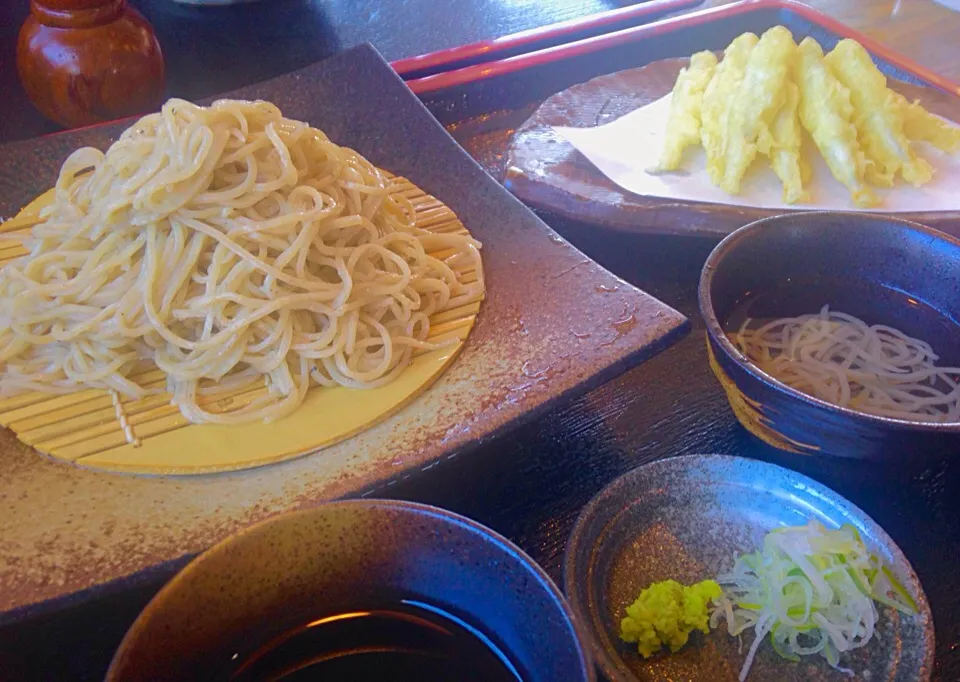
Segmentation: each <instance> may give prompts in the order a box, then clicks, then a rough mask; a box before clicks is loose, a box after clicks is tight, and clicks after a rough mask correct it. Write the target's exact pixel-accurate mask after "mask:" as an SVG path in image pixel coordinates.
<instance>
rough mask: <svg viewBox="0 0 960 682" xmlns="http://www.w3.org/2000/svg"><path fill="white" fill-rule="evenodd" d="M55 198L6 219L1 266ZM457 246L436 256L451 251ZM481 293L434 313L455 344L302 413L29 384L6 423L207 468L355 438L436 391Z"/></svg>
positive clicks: (115, 453) (246, 398)
mask: <svg viewBox="0 0 960 682" xmlns="http://www.w3.org/2000/svg"><path fill="white" fill-rule="evenodd" d="M394 191H395V192H397V193H399V194H401V195H403V196H405V197H407V198H408V199H410V201H411V202H412V203H413V205H414V208H415V210H416V219H417V225H418V226H419V227H421V228H423V229H426V230H429V231H431V232H435V233H444V234H468V233H467V230H466V228H465V227H464V226H463V223H461V222H460V220H459V219H458V218H457V216H456V215H455V214H454V213H453V211H451V210H450V209H449V208H448V207H447V206H445V205H444V204H443V203H441V202H440V201H438V200H437V199H435V198H434V197H432V196H430V195H428V194H426V193H424V192H423V191H422V190H420V189H419V188H418V187H416V186H415V185H413V184H412V183H411V182H410V181H409V180H407V179H405V178H399V177H398V178H394ZM52 199H53V190H50V191H49V192H47V193H46V194H43V195H42V196H40V197H38V198H37V199H36V200H34V201H33V202H31V203H30V204H29V205H28V206H27V207H26V208H24V209H23V211H21V212H20V214H19V215H17V217H16V218H14V219H13V220H10V221H7V222H6V223H4V224H3V225H2V226H0V267H2V265H3V264H5V263H8V262H10V261H11V260H13V259H15V258H17V257H19V256H22V255H24V254H25V253H26V249H24V247H23V246H21V245H20V242H19V241H11V240H10V239H9V235H11V234H18V233H19V234H22V233H25V232H27V231H29V230H30V229H31V227H32V226H33V225H34V224H36V222H37V220H38V213H39V211H40V210H41V209H42V208H43V207H44V206H46V205H47V204H49V203H50V201H52ZM451 253H452V251H447V252H444V251H438V252H435V253H433V254H431V255H434V256H437V257H440V258H444V257H446V256H449V255H451ZM458 274H459V275H460V276H461V279H462V281H463V282H464V283H471V282H475V281H476V280H477V275H478V273H477V272H476V270H475V269H473V268H471V267H467V268H464V269H462V270H460V271H458ZM481 300H482V296H481V297H480V298H478V299H477V300H473V301H470V302H468V303H467V304H464V305H460V306H458V307H456V308H447V309H445V310H440V311H438V312H437V313H435V314H434V315H433V316H432V317H431V318H430V322H431V326H430V337H429V340H431V341H434V342H437V343H442V342H455V343H450V345H447V346H445V347H443V348H441V349H438V350H434V351H429V352H421V353H419V354H417V355H415V357H414V359H413V362H412V363H411V365H410V366H409V367H408V368H407V369H406V370H405V371H404V372H403V373H402V374H401V375H400V376H399V377H398V378H397V379H396V380H395V381H393V382H391V383H390V384H387V385H386V386H382V387H380V388H376V389H372V390H357V389H349V388H344V387H335V388H323V387H315V388H313V389H311V390H310V392H309V393H308V394H307V397H306V399H305V401H304V403H303V405H301V406H300V408H299V409H298V410H297V411H296V412H294V413H293V414H291V415H289V416H287V417H285V418H283V419H281V420H279V421H278V422H275V423H270V424H263V423H256V424H244V425H242V426H221V425H211V424H203V425H196V424H191V423H190V422H188V421H187V420H186V419H185V418H184V417H183V415H181V414H180V410H179V409H178V408H177V406H176V405H174V404H173V403H172V402H171V395H170V394H169V393H162V394H159V395H153V396H149V397H147V398H142V399H139V400H132V399H128V398H120V399H119V402H120V404H117V402H116V401H115V399H114V397H113V396H112V395H111V394H110V393H109V392H107V391H105V390H100V389H88V390H84V391H78V392H76V393H71V394H68V395H51V394H46V393H26V394H22V395H18V396H14V397H11V398H6V399H3V400H0V424H2V425H3V426H6V427H7V428H9V429H10V430H12V431H13V432H14V433H16V434H17V437H18V438H19V439H20V440H21V441H23V442H24V443H26V444H28V445H30V446H32V447H34V448H36V449H37V450H39V451H40V452H43V453H46V454H48V455H51V456H52V457H55V458H57V459H62V460H67V461H70V462H74V463H76V464H79V465H82V466H86V467H92V468H96V469H106V470H113V471H126V472H133V473H143V474H198V473H211V472H218V471H232V470H236V469H245V468H249V467H254V466H260V465H263V464H270V463H272V462H278V461H281V460H284V459H289V458H291V457H297V456H299V455H303V454H305V453H308V452H312V451H315V450H317V449H320V448H323V447H325V446H328V445H332V444H333V443H336V442H339V441H341V440H344V439H346V438H349V437H350V436H352V435H354V434H356V433H359V432H360V431H363V430H364V429H366V428H369V427H370V426H372V425H373V424H375V423H377V422H379V421H381V420H382V419H384V418H386V417H388V416H390V415H391V414H394V413H395V412H397V411H398V410H400V409H402V408H403V407H404V406H405V405H406V404H408V403H409V402H410V401H412V400H413V399H414V398H416V397H417V396H418V395H420V394H421V393H422V392H423V391H425V390H427V388H429V386H430V385H431V384H432V383H433V382H434V381H435V380H436V379H437V377H438V376H439V375H440V374H441V373H442V372H443V370H444V369H445V368H446V367H447V366H448V365H449V364H450V363H451V362H452V361H453V359H454V358H455V357H456V355H457V353H458V352H459V350H460V349H461V348H462V346H463V342H464V341H465V340H466V338H467V335H468V334H469V333H470V330H471V329H472V328H473V323H474V321H475V320H476V316H477V313H478V312H479V310H480V303H481ZM139 383H141V385H145V386H148V387H161V388H162V387H163V386H164V384H165V377H164V374H163V372H161V371H160V370H158V369H154V370H152V371H148V372H146V373H144V374H142V375H140V376H139ZM265 392H266V388H263V387H261V388H257V389H253V390H251V389H249V388H244V389H240V390H238V391H236V392H234V393H233V394H231V395H229V396H227V397H225V398H224V397H217V399H216V400H209V399H208V400H207V401H206V402H203V401H201V404H202V405H203V406H204V407H205V408H206V409H208V410H210V411H211V412H215V413H222V412H229V411H233V410H236V409H239V408H240V407H243V406H244V405H246V404H248V403H249V402H250V401H251V400H252V399H254V398H256V397H258V396H260V395H262V394H264V393H265ZM121 417H122V418H123V419H125V420H126V424H127V426H128V427H129V429H130V430H129V432H128V431H126V429H125V426H124V424H122V422H121ZM131 436H132V437H133V439H131Z"/></svg>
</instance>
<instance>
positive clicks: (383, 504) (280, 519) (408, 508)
mask: <svg viewBox="0 0 960 682" xmlns="http://www.w3.org/2000/svg"><path fill="white" fill-rule="evenodd" d="M350 507H354V508H357V509H380V510H393V511H397V512H401V513H410V514H413V515H415V516H420V515H427V516H430V517H433V518H435V519H438V520H439V521H441V522H443V523H446V524H454V525H456V526H459V527H461V528H464V529H465V530H466V531H467V532H468V533H470V534H471V535H472V536H473V537H474V538H478V539H480V540H482V541H484V542H492V543H493V544H494V545H495V546H496V547H497V548H499V549H500V550H501V551H504V552H507V553H508V554H512V555H513V556H514V557H515V558H516V559H517V560H518V561H519V563H520V565H521V566H524V567H525V568H526V569H527V570H528V571H530V572H531V573H532V575H533V577H534V578H535V579H536V581H537V583H539V585H540V587H541V588H542V589H544V590H546V592H547V593H548V594H549V595H550V597H551V598H552V600H553V601H554V603H555V604H556V605H557V606H558V607H559V609H560V612H561V614H562V615H563V618H564V620H566V622H567V623H569V624H570V627H571V630H572V635H573V640H574V641H573V642H572V644H573V645H574V646H575V647H576V648H577V649H579V654H580V655H579V658H580V661H581V664H582V667H583V670H582V672H583V679H584V680H587V681H588V682H594V681H595V680H596V669H595V664H594V660H593V657H592V656H591V652H590V647H589V646H587V645H586V644H585V643H586V642H587V631H588V629H587V627H586V626H585V624H583V623H581V622H580V621H579V619H578V617H577V615H576V613H575V612H574V611H573V609H572V608H571V606H570V604H569V603H568V602H567V599H566V597H565V596H564V594H563V591H562V590H561V589H560V587H559V586H558V585H557V584H556V583H555V582H554V581H553V579H552V578H551V577H550V576H549V575H548V574H547V572H546V571H545V570H544V569H543V567H542V566H540V564H538V563H537V562H536V561H534V560H533V558H532V557H530V555H529V554H527V553H526V552H525V551H524V550H523V549H521V548H520V547H519V546H518V545H517V544H516V543H514V542H513V541H511V540H510V539H509V538H507V537H505V536H503V535H501V534H500V533H498V532H497V531H495V530H493V529H492V528H489V527H487V526H485V525H483V524H482V523H480V522H479V521H474V520H473V519H471V518H469V517H466V516H463V515H462V514H458V513H456V512H452V511H450V510H448V509H443V508H442V507H437V506H434V505H430V504H424V503H422V502H412V501H410V500H393V499H388V498H355V499H344V500H332V501H329V502H322V503H320V504H317V505H314V506H311V507H308V508H305V509H297V510H294V511H289V512H284V513H281V514H277V515H276V516H272V517H270V518H267V519H264V520H262V521H258V522H257V523H254V524H251V525H250V526H247V527H246V528H243V529H241V530H239V531H237V532H236V533H234V534H232V535H229V536H228V537H226V538H224V539H222V540H220V541H219V542H217V543H215V544H213V545H211V546H210V547H208V548H207V549H205V550H204V551H202V552H200V553H199V554H197V555H196V556H195V557H193V558H192V559H191V560H190V561H189V563H187V565H186V566H184V567H183V568H181V569H180V570H179V571H177V573H176V574H175V575H174V576H173V577H172V578H171V579H170V580H169V581H167V582H166V583H165V584H164V585H163V587H161V588H160V590H159V591H158V592H157V593H156V594H155V595H153V597H152V598H151V599H150V601H149V602H148V603H147V605H146V606H145V607H143V609H142V610H141V611H140V613H139V614H138V615H137V618H136V619H135V620H134V621H133V623H132V624H131V625H130V627H129V628H128V629H127V632H126V634H124V636H123V639H122V640H121V641H120V644H119V646H118V647H117V649H116V651H115V652H114V654H113V658H112V659H111V661H110V666H109V667H108V669H107V672H106V674H105V676H104V681H105V682H111V681H113V680H118V679H119V678H117V677H116V676H117V674H118V670H117V669H116V666H117V665H119V662H120V660H121V659H122V658H123V656H122V654H123V653H125V652H126V650H127V649H128V648H130V647H131V646H132V645H133V643H134V641H135V640H137V639H139V638H140V637H141V636H142V634H141V633H142V631H143V630H145V629H146V628H147V626H148V624H149V623H150V622H151V621H152V620H153V619H154V617H155V615H156V613H157V612H158V611H159V610H160V609H163V608H165V605H166V602H167V601H168V599H169V598H170V596H171V595H172V594H173V593H174V592H175V591H177V590H179V589H180V585H181V583H183V582H184V581H186V580H187V579H188V578H189V577H191V576H192V575H194V574H195V573H196V572H197V571H200V570H203V564H205V563H206V562H207V561H210V560H211V558H212V557H213V556H214V555H216V554H219V553H220V552H222V551H224V549H225V548H227V547H230V546H232V545H233V544H234V543H235V542H238V541H241V540H243V539H244V538H246V537H247V536H250V535H253V534H256V533H259V532H262V531H263V530H264V529H265V528H267V527H269V526H271V525H274V524H281V523H288V522H290V521H291V520H293V519H296V518H303V517H307V516H311V515H314V514H320V513H324V512H326V511H328V510H330V509H334V508H350Z"/></svg>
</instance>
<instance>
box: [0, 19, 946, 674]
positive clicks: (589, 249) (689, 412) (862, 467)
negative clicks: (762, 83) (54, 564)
mask: <svg viewBox="0 0 960 682" xmlns="http://www.w3.org/2000/svg"><path fill="white" fill-rule="evenodd" d="M134 4H136V5H137V6H138V7H140V8H141V9H142V10H143V11H144V13H145V14H146V15H147V16H148V17H149V18H150V20H151V21H152V22H153V23H154V26H155V27H156V29H157V33H158V35H159V36H160V39H161V42H162V43H163V44H164V48H165V51H166V54H167V59H168V63H169V65H170V67H171V90H172V91H173V92H175V93H176V94H179V95H181V96H188V97H198V96H201V95H204V94H211V93H214V92H217V91H223V90H227V89H229V88H232V87H235V86H237V85H240V84H243V83H247V82H254V81H257V80H262V79H263V78H267V77H270V76H272V75H275V74H277V73H281V72H283V71H287V70H290V69H293V68H296V67H298V66H301V65H303V64H305V63H309V62H311V61H314V60H316V59H320V58H322V57H323V56H325V55H327V54H330V53H332V52H335V51H337V50H338V49H341V48H344V47H348V46H350V45H353V44H356V43H359V42H363V41H370V42H373V43H374V44H375V45H376V46H377V47H378V48H379V49H380V50H381V52H382V53H383V54H384V55H385V56H386V57H387V59H398V58H401V57H405V56H411V55H416V54H422V53H425V52H429V51H432V50H436V49H441V48H445V47H451V46H454V45H457V44H462V43H465V42H471V41H475V40H479V39H482V38H489V37H494V36H497V35H504V34H507V33H511V32H514V31H517V30H521V29H525V28H530V27H533V26H537V25H542V24H544V23H549V22H553V21H558V20H562V19H567V18H571V17H575V16H578V15H581V14H585V13H589V12H595V11H600V10H604V9H611V8H614V7H619V6H621V5H622V4H623V3H619V2H616V1H614V0H607V1H604V0H579V1H578V0H554V1H545V0H541V1H539V2H534V1H532V0H450V2H448V3H442V5H443V7H444V8H443V9H439V10H434V11H432V12H431V13H429V14H428V13H426V12H421V11H420V10H422V9H423V8H425V7H426V6H427V5H428V4H429V5H431V7H439V6H440V5H441V3H438V4H436V5H435V4H434V3H433V2H432V0H314V1H313V2H308V1H306V0H303V1H300V0H297V1H291V0H277V1H275V2H271V3H263V4H262V5H260V6H257V5H250V6H248V7H247V8H246V9H243V8H241V7H237V8H232V9H229V10H216V12H219V14H216V13H213V12H211V11H208V10H203V9H198V8H189V7H182V6H178V5H175V4H173V3H170V2H168V1H167V0H137V1H136V2H134ZM707 4H708V5H712V4H720V3H719V2H714V0H707ZM811 4H814V5H816V6H818V8H819V9H822V10H824V11H827V12H829V13H831V14H833V15H834V16H836V17H837V18H839V19H841V20H842V21H845V22H847V23H849V24H852V25H854V26H856V27H857V28H860V29H861V30H864V31H866V32H867V33H869V34H871V35H873V36H874V37H876V38H878V39H880V40H882V41H884V42H886V43H887V44H889V45H890V46H891V47H893V48H894V49H896V50H899V51H901V52H902V53H904V54H906V55H908V56H909V57H911V58H913V59H914V60H916V61H918V62H920V63H921V64H923V65H924V66H926V67H928V68H931V69H935V70H937V71H939V72H941V73H943V74H944V75H946V76H949V77H951V78H954V79H960V48H958V47H957V44H956V36H957V35H960V14H958V13H955V12H952V11H950V10H949V9H946V8H944V7H941V6H940V5H937V4H934V3H932V2H929V1H928V0H901V1H899V2H891V1H888V0H844V1H836V0H815V1H814V2H813V3H811ZM26 5H27V3H26V1H25V0H13V1H12V2H6V3H2V7H0V141H2V140H5V139H14V138H23V137H30V136H33V135H36V134H40V133H42V132H45V131H49V130H50V128H49V127H48V126H47V125H46V124H43V123H42V122H39V121H38V119H37V116H36V115H35V114H34V113H32V111H31V110H30V109H29V106H28V105H27V104H26V102H25V100H23V98H22V95H21V94H18V86H17V85H16V78H15V74H14V72H13V65H12V61H11V58H12V49H11V46H12V43H13V40H14V36H15V33H16V27H17V26H19V24H20V22H21V21H22V18H23V16H25V14H26ZM268 5H269V6H270V7H271V8H272V9H270V10H269V11H268V10H267V9H266V8H267V6H268ZM244 12H247V14H244ZM444 15H448V16H450V17H456V21H452V20H445V19H444ZM426 17H430V18H429V19H427V18H426ZM252 25H257V26H260V27H261V29H262V30H261V31H260V32H259V33H258V34H256V37H251V36H253V35H254V34H253V33H252V31H251V29H250V26H252ZM951 36H952V37H953V39H952V40H951V39H950V37H951ZM278 38H282V45H283V47H282V49H272V50H266V49H265V48H264V46H265V45H267V44H268V43H269V42H271V41H273V40H276V39H278ZM267 55H269V56H267ZM191 64H194V65H195V64H201V65H202V66H201V67H199V68H197V67H194V68H193V69H190V68H189V67H190V65H191ZM548 220H550V222H552V223H553V224H554V225H555V227H557V228H558V229H559V230H560V231H562V233H563V234H564V235H565V236H566V237H567V238H568V239H570V240H571V241H572V242H573V243H575V244H576V245H577V246H578V247H579V248H581V249H582V250H583V251H584V252H586V253H587V255H589V256H591V257H593V258H595V259H596V260H598V261H599V262H600V263H602V264H603V265H605V266H606V267H607V268H609V269H610V270H612V271H613V272H615V273H617V274H618V275H620V276H622V277H624V278H625V279H627V280H629V281H631V282H632V283H634V284H636V285H637V286H639V287H641V288H643V289H644V290H646V291H648V292H650V293H651V294H653V295H654V296H656V297H658V298H660V299H661V300H663V301H665V302H666V303H668V304H670V305H672V306H674V307H676V308H677V309H678V310H680V311H681V312H682V313H684V314H685V315H687V316H688V317H689V318H690V319H691V320H692V321H693V331H692V333H691V334H690V335H689V336H687V337H686V338H684V339H683V340H682V341H680V342H679V343H678V344H676V345H675V346H673V347H672V348H670V349H669V350H667V351H665V352H664V353H662V354H661V355H659V356H657V357H656V358H654V359H652V360H650V361H648V362H647V363H645V364H643V365H641V366H640V367H637V368H636V369H634V370H632V371H630V372H628V373H626V374H624V375H622V376H620V377H619V378H617V379H615V380H613V381H611V382H609V383H608V384H606V385H604V386H602V387H600V388H599V389H596V390H594V391H592V392H590V393H588V394H586V395H583V396H581V397H580V398H578V399H576V400H573V401H570V402H567V403H565V404H563V405H561V406H559V407H557V408H556V409H554V410H552V411H551V412H549V413H547V414H546V415H544V416H542V417H541V418H539V419H537V420H535V421H533V422H530V423H527V424H525V425H523V426H521V427H519V428H518V429H517V430H516V431H514V432H512V433H511V434H509V435H508V436H506V437H503V438H500V439H496V440H493V441H490V442H487V443H485V444H483V445H482V446H481V448H482V451H481V452H478V453H474V454H473V455H472V456H471V457H467V458H456V459H454V460H452V461H450V462H446V463H442V464H439V465H437V466H435V467H433V468H431V469H430V470H429V471H427V472H423V473H421V474H419V475H417V476H416V477H415V478H410V479H407V480H399V481H395V482H393V483H392V484H391V485H389V486H387V487H386V488H382V489H377V490H370V491H367V493H366V494H368V495H373V496H381V497H397V498H405V499H413V500H418V501H421V502H426V503H430V504H436V505H439V506H442V507H446V508H448V509H451V510H453V511H456V512H459V513H462V514H466V515H467V516H470V517H472V518H474V519H476V520H478V521H480V522H481V523H484V524H486V525H488V526H490V527H491V528H493V529H495V530H497V531H499V532H501V533H503V534H505V535H506V536H507V537H509V538H511V539H512V540H514V541H516V542H517V543H518V544H519V545H520V546H521V547H522V548H523V549H525V550H526V551H527V552H529V553H530V554H531V555H532V556H533V558H534V559H536V560H537V561H538V562H539V563H540V564H541V565H543V566H544V567H545V568H546V570H547V571H548V572H549V573H550V574H551V575H552V576H553V577H554V578H555V579H557V580H559V578H560V565H561V560H562V555H563V550H564V546H565V542H566V538H567V535H568V533H569V532H570V529H571V527H572V524H573V522H574V520H575V519H576V516H577V514H578V512H579V511H580V509H581V507H582V506H583V505H584V504H586V502H587V501H588V500H589V499H590V498H591V497H592V496H593V495H594V494H595V493H596V492H598V491H599V490H600V489H601V488H602V487H603V486H604V485H606V484H607V483H609V482H610V481H611V480H613V479H614V478H616V477H617V476H618V475H620V474H622V473H624V472H626V471H628V470H630V469H632V468H634V467H636V466H638V465H640V464H643V463H646V462H649V461H652V460H654V459H658V458H661V457H668V456H673V455H680V454H692V453H725V454H736V455H742V456H747V457H755V458H759V459H763V460H766V461H771V462H775V463H778V464H781V465H784V466H788V467H790V468H793V469H796V470H797V471H800V472H802V473H804V474H807V475H809V476H811V477H813V478H815V479H817V480H819V481H821V482H822V483H824V484H826V485H828V486H830V487H832V488H834V489H835V490H837V491H838V492H839V493H841V494H842V495H844V496H846V497H847V498H849V499H850V500H852V501H853V502H854V503H855V504H857V505H859V506H860V507H862V508H863V509H864V510H865V511H866V512H867V513H868V514H870V515H871V516H872V517H873V518H874V519H875V520H876V521H877V522H879V523H880V524H881V525H882V526H883V527H884V528H885V529H886V530H887V532H888V533H890V535H891V536H892V537H893V538H894V540H895V541H896V542H897V543H898V544H899V545H900V547H901V548H902V549H903V551H904V552H905V553H906V555H907V557H908V558H909V559H910V561H911V562H912V563H913V565H914V567H915V568H916V570H917V573H918V574H919V576H920V579H921V581H922V582H923V584H924V587H925V590H926V593H927V596H928V598H929V599H930V602H931V604H932V608H933V612H934V619H935V623H936V630H937V665H936V672H935V676H936V679H938V680H942V681H943V682H953V681H956V680H960V578H958V573H957V571H956V566H957V556H958V555H960V502H958V491H960V462H956V461H951V462H939V463H933V464H929V463H928V464H923V463H919V464H918V463H912V464H909V463H908V462H912V461H914V460H915V459H916V458H917V457H918V456H919V455H920V454H921V453H909V452H905V453H904V465H903V466H901V467H897V468H896V469H892V468H885V469H881V468H878V467H876V466H871V465H867V464H864V463H860V462H856V461H846V460H837V459H823V458H803V457H800V456H793V455H787V454H784V453H780V452H778V451H775V450H773V449H771V448H769V447H768V446H766V445H764V444H762V443H760V442H759V441H757V440H756V439H755V438H753V437H752V436H750V435H749V434H748V433H747V432H746V431H745V430H744V429H742V428H741V427H740V426H739V425H738V424H737V422H736V420H735V419H734V417H733V414H732V412H731V411H730V409H729V407H728V406H727V403H726V401H725V399H724V397H723V394H722V392H721V389H720V388H719V386H718V384H717V383H716V382H715V380H714V379H713V376H712V375H711V373H710V370H709V367H708V364H707V358H706V349H705V344H704V339H703V325H702V323H701V322H700V320H699V314H698V312H697V308H696V285H697V280H698V277H699V272H700V268H701V266H702V264H703V261H704V259H705V258H706V256H707V254H708V253H709V251H710V250H711V249H712V248H713V246H714V244H715V242H712V241H709V240H695V239H685V238H666V237H663V238H657V237H654V238H643V239H638V238H637V237H631V236H628V235H620V234H614V233H607V232H603V231H600V230H597V229H596V228H592V227H590V226H588V225H582V224H576V223H571V222H563V223H557V222H556V221H553V220H552V219H550V218H549V217H548ZM171 570H172V569H167V570H163V569H160V570H158V571H157V572H156V573H155V574H153V575H150V576H144V577H143V578H142V580H141V581H140V582H139V583H138V584H132V585H130V586H129V587H128V589H126V590H125V591H123V592H120V593H117V594H113V595H111V596H109V597H99V598H96V599H92V600H87V601H85V602H83V603H82V604H81V605H78V606H74V607H71V608H66V609H64V610H60V611H56V612H53V613H50V614H48V615H45V616H42V617H36V618H33V619H31V620H28V621H24V622H19V623H16V624H12V625H8V626H5V627H3V628H0V679H11V680H34V679H36V680H59V679H70V680H95V679H102V675H103V671H104V670H105V668H106V665H107V663H108V662H109V659H110V656H111V655H112V652H113V650H114V648H115V647H116V645H117V644H118V643H119V640H120V638H121V637H122V636H123V633H124V632H125V630H126V628H127V627H128V626H129V624H130V623H131V622H132V620H133V619H134V618H135V617H136V615H137V613H138V612H139V610H140V609H141V608H142V607H143V606H144V605H145V604H146V602H147V601H148V600H149V599H150V597H151V596H152V595H153V594H154V593H155V592H156V591H157V589H159V587H160V586H161V585H162V584H163V582H165V581H166V580H167V579H168V578H169V576H170V573H171ZM0 589H2V586H0Z"/></svg>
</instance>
